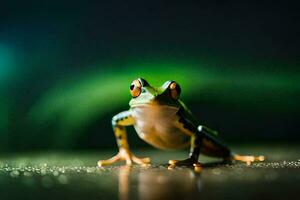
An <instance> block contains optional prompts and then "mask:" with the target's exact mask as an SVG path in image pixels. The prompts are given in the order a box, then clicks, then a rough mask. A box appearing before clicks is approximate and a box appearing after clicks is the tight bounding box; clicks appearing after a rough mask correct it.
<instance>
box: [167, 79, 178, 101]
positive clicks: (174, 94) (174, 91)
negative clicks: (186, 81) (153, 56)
mask: <svg viewBox="0 0 300 200" xmlns="http://www.w3.org/2000/svg"><path fill="white" fill-rule="evenodd" d="M169 88H170V94H171V97H172V98H173V99H178V98H179V96H180V93H181V88H180V86H179V85H178V84H177V83H176V82H172V83H171V84H170V85H169Z"/></svg>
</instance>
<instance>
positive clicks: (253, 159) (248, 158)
mask: <svg viewBox="0 0 300 200" xmlns="http://www.w3.org/2000/svg"><path fill="white" fill-rule="evenodd" d="M232 160H237V161H241V162H244V163H246V164H247V165H250V164H251V163H252V162H256V161H258V162H262V161H264V160H265V157H264V156H242V155H238V154H234V155H233V156H232Z"/></svg>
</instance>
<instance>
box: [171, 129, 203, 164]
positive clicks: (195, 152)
mask: <svg viewBox="0 0 300 200" xmlns="http://www.w3.org/2000/svg"><path fill="white" fill-rule="evenodd" d="M201 141H202V138H201V136H200V134H197V133H195V134H193V135H192V136H191V148H190V154H189V157H188V158H187V159H184V160H169V164H170V165H169V167H168V169H173V168H175V167H176V166H191V167H194V168H195V170H199V169H200V168H201V163H199V162H198V158H199V154H200V148H201Z"/></svg>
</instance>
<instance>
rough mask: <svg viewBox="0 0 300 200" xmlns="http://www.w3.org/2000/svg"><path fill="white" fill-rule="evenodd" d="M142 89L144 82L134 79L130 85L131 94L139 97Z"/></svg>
mask: <svg viewBox="0 0 300 200" xmlns="http://www.w3.org/2000/svg"><path fill="white" fill-rule="evenodd" d="M141 91H142V84H141V82H140V81H139V80H134V81H132V83H131V85H130V94H131V96H132V97H138V96H139V95H140V94H141Z"/></svg>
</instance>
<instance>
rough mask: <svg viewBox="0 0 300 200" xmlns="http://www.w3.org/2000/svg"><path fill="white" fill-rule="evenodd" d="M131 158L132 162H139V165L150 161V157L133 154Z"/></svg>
mask: <svg viewBox="0 0 300 200" xmlns="http://www.w3.org/2000/svg"><path fill="white" fill-rule="evenodd" d="M132 160H133V162H135V163H136V164H139V165H144V164H149V163H150V158H148V157H146V158H138V157H136V156H134V155H133V156H132Z"/></svg>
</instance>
